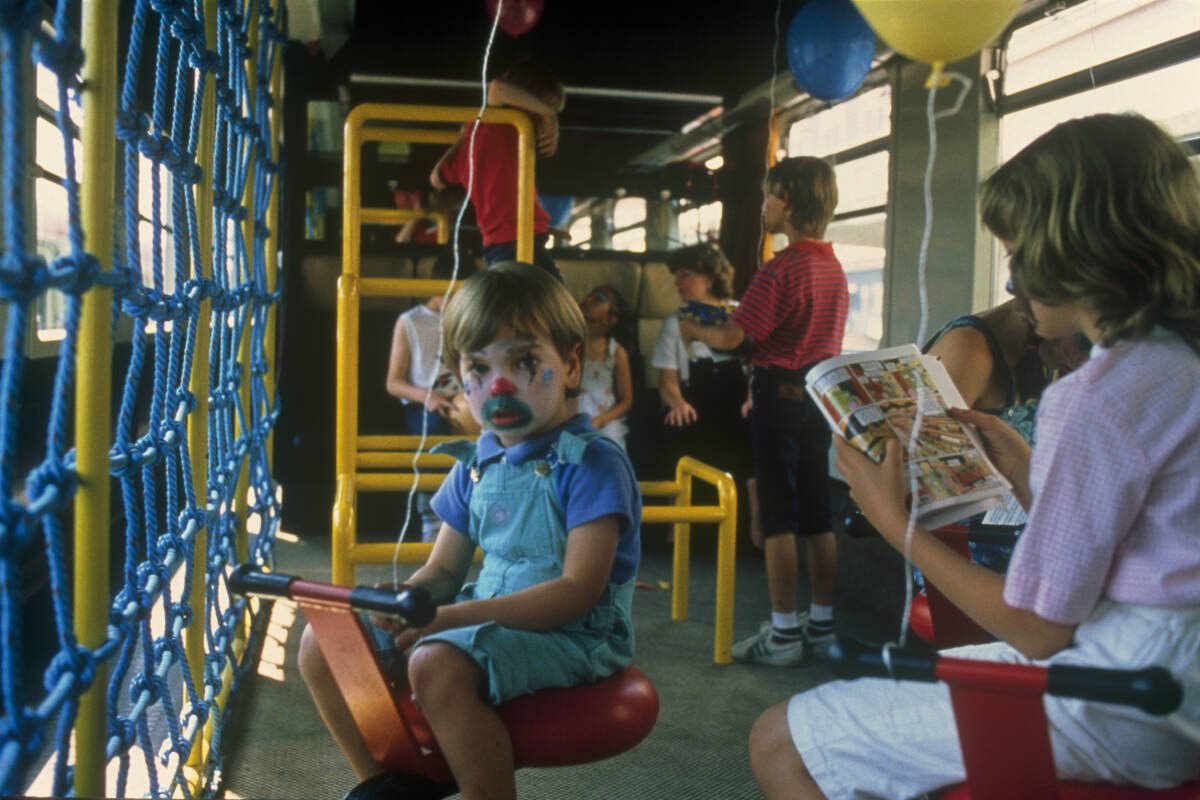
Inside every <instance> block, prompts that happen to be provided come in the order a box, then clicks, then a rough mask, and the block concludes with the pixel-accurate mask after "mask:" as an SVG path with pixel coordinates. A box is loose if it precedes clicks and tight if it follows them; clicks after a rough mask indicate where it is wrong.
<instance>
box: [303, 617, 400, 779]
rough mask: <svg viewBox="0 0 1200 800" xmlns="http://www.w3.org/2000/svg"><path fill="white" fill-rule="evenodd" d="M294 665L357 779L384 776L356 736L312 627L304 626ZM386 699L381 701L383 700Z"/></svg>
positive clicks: (357, 733)
mask: <svg viewBox="0 0 1200 800" xmlns="http://www.w3.org/2000/svg"><path fill="white" fill-rule="evenodd" d="M297 663H298V666H299V667H300V675H301V676H302V677H303V678H304V682H305V683H306V684H308V691H309V693H310V694H312V698H313V702H314V703H316V706H317V710H318V711H319V712H321V719H322V720H324V721H325V727H326V728H328V729H329V733H330V734H331V735H332V736H333V740H334V741H335V742H337V744H338V747H340V748H342V753H344V754H345V756H346V760H347V761H349V762H350V766H351V767H352V768H353V769H354V773H355V774H356V775H358V779H359V780H360V781H363V780H366V779H367V778H370V777H372V776H374V775H378V774H379V773H381V772H383V769H382V768H381V767H380V766H379V764H378V762H376V761H375V759H374V758H373V757H372V756H371V751H370V749H368V748H367V743H366V742H365V741H363V738H362V733H360V732H359V730H358V725H357V723H355V721H354V717H353V716H351V714H350V707H349V706H347V705H346V701H345V699H344V698H343V697H342V691H341V690H340V689H339V688H338V686H337V683H336V682H335V681H334V679H333V673H332V672H330V671H329V665H328V664H327V663H326V662H325V656H323V655H322V654H321V649H320V648H319V647H317V637H316V636H315V635H314V634H313V631H312V627H311V626H307V625H306V626H305V628H304V633H303V634H302V635H301V637H300V653H299V657H298V658H297ZM386 699H387V698H383V700H386Z"/></svg>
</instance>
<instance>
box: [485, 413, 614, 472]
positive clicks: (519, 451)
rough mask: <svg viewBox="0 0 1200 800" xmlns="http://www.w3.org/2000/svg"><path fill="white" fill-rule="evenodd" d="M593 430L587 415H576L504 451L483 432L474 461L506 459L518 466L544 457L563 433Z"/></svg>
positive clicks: (489, 434)
mask: <svg viewBox="0 0 1200 800" xmlns="http://www.w3.org/2000/svg"><path fill="white" fill-rule="evenodd" d="M590 430H594V429H593V428H592V423H591V420H590V418H589V417H588V415H587V414H576V415H575V416H573V417H571V418H570V419H569V420H567V421H566V422H565V423H564V424H563V425H562V426H561V427H558V428H555V429H554V430H552V431H550V432H549V433H546V434H543V435H541V436H539V437H537V438H536V439H528V440H526V441H523V442H517V443H516V444H514V445H513V446H512V447H510V448H508V449H505V447H504V445H502V444H500V440H499V439H498V438H496V434H495V433H494V432H492V431H484V432H483V434H482V435H481V436H480V437H479V442H478V444H477V445H476V450H475V461H476V463H478V464H479V465H481V466H482V465H484V464H487V463H489V462H491V461H496V460H497V459H500V458H504V457H507V460H508V463H509V464H520V463H522V462H525V461H528V460H530V459H532V458H537V457H539V456H542V455H544V454H545V453H546V452H547V451H548V450H549V449H550V446H551V445H553V444H554V443H555V442H557V441H558V437H559V434H561V433H562V432H563V431H568V432H570V433H586V432H587V431H590Z"/></svg>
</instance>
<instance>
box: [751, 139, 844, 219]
mask: <svg viewBox="0 0 1200 800" xmlns="http://www.w3.org/2000/svg"><path fill="white" fill-rule="evenodd" d="M767 191H768V192H770V193H771V194H773V195H775V196H776V197H778V198H780V199H782V200H784V201H786V202H787V206H788V222H790V223H791V225H792V227H793V228H795V229H796V230H797V231H799V232H800V235H801V236H804V237H805V238H808V239H820V238H821V237H823V236H824V235H825V228H826V227H828V225H829V221H830V220H832V219H833V210H834V209H835V208H837V204H838V188H837V175H836V174H835V173H834V171H833V167H832V166H831V165H830V164H829V162H828V161H825V160H824V159H821V158H814V157H813V156H794V157H792V158H785V159H784V160H783V161H780V162H779V163H778V164H776V165H775V166H773V167H771V169H770V170H769V171H768V172H767Z"/></svg>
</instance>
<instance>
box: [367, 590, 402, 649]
mask: <svg viewBox="0 0 1200 800" xmlns="http://www.w3.org/2000/svg"><path fill="white" fill-rule="evenodd" d="M407 585H408V584H405V583H395V582H393V581H380V582H379V583H377V584H375V588H376V589H386V590H387V591H389V592H397V591H399V590H400V589H402V588H405V587H406V586H407ZM371 622H372V623H374V624H375V626H376V627H378V628H380V629H382V630H385V631H387V632H388V633H390V634H392V635H393V636H398V635H399V634H400V633H402V632H403V631H405V630H407V629H408V625H407V624H405V623H403V622H401V621H400V620H398V619H396V618H395V617H381V616H379V615H378V614H372V615H371Z"/></svg>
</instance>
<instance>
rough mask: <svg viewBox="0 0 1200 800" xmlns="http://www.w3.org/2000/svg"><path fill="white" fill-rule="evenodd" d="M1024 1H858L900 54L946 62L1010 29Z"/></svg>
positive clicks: (972, 51)
mask: <svg viewBox="0 0 1200 800" xmlns="http://www.w3.org/2000/svg"><path fill="white" fill-rule="evenodd" d="M1021 2H1022V0H854V5H856V6H858V10H859V11H861V12H862V15H863V16H864V17H866V20H867V22H868V23H870V25H871V27H872V28H873V29H874V31H875V33H876V34H878V35H879V37H880V38H881V39H883V40H884V41H885V42H887V43H888V44H889V45H891V46H892V48H894V49H895V50H896V52H898V53H902V54H903V55H906V56H908V57H909V58H913V59H916V60H917V61H925V62H927V63H929V64H933V65H935V66H936V67H940V65H941V64H943V63H945V62H947V61H954V60H955V59H959V58H963V57H964V56H969V55H970V54H971V53H974V52H975V51H976V50H979V49H980V48H981V47H983V46H984V45H985V44H987V43H988V42H990V41H991V40H992V38H993V37H995V36H996V34H998V33H1000V31H1002V30H1003V29H1004V26H1005V25H1007V24H1008V22H1009V20H1011V19H1012V18H1013V15H1014V14H1016V13H1017V9H1018V8H1020V6H1021Z"/></svg>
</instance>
